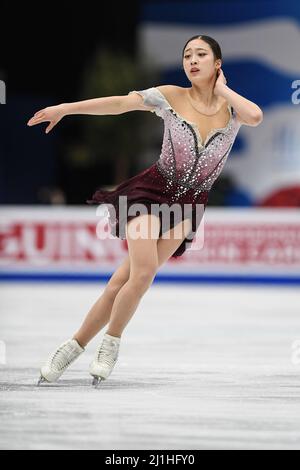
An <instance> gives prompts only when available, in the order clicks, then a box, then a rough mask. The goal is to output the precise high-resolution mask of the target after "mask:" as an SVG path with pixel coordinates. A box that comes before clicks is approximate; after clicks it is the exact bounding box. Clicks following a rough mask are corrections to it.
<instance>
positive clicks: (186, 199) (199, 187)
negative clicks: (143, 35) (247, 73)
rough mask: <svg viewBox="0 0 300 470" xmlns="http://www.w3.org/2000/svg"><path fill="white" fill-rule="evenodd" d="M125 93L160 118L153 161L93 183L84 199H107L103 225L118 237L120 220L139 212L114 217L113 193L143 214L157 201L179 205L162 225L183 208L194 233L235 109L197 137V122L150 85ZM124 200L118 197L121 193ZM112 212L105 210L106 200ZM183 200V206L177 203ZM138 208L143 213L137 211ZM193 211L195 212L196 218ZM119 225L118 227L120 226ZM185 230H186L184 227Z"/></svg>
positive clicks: (233, 129)
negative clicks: (109, 184) (113, 180)
mask: <svg viewBox="0 0 300 470" xmlns="http://www.w3.org/2000/svg"><path fill="white" fill-rule="evenodd" d="M130 93H139V94H140V95H141V96H142V97H143V100H144V104H145V105H147V106H153V107H154V109H153V110H151V112H153V113H155V114H156V115H157V116H159V117H161V118H162V119H163V121H164V136H163V142H162V148H161V153H160V156H159V158H158V160H157V161H156V162H155V163H154V164H153V165H151V166H150V167H149V168H147V169H146V170H144V171H142V172H141V173H139V174H137V175H135V176H133V177H132V178H130V179H127V180H125V181H124V182H123V183H121V184H119V185H118V186H117V187H116V188H115V189H114V190H111V191H109V190H104V189H101V187H100V188H97V189H96V190H95V192H94V194H93V196H92V199H88V200H87V201H86V202H87V203H88V204H108V206H107V207H108V210H109V215H110V218H109V224H110V227H111V233H112V234H113V235H114V236H117V237H119V238H121V239H125V238H126V236H125V224H126V222H127V221H129V220H130V219H132V218H133V217H137V216H139V215H140V212H137V213H136V214H135V215H128V214H127V213H126V216H125V217H124V215H123V216H120V215H119V196H126V197H127V207H128V209H129V207H130V206H131V205H132V204H136V203H142V204H144V207H146V208H147V211H148V213H151V211H152V213H156V212H153V207H154V206H156V207H157V206H158V205H160V204H164V203H165V204H168V206H172V205H173V204H180V206H181V207H182V217H181V218H180V219H178V217H177V218H176V216H175V215H174V217H173V219H172V217H171V222H170V225H169V226H168V230H169V229H170V228H172V227H173V226H174V225H176V224H177V223H178V222H180V220H183V219H184V218H186V214H187V211H186V209H185V212H184V207H189V208H190V209H191V210H190V213H189V214H190V215H189V216H188V217H190V218H191V219H192V233H193V234H195V233H196V231H197V228H198V226H199V223H200V222H201V218H202V216H201V217H199V207H200V205H201V207H202V215H203V213H204V210H205V208H206V205H207V202H208V196H209V191H210V189H211V187H212V186H213V184H214V182H215V181H216V179H217V178H218V177H219V175H220V173H221V171H222V169H223V167H224V165H225V162H226V160H227V157H228V155H229V153H230V150H231V148H232V146H233V143H234V141H235V138H236V136H237V133H238V131H239V128H240V126H241V123H240V122H239V121H238V120H237V116H236V112H235V110H234V109H233V108H232V107H231V106H230V105H228V110H229V114H230V118H229V121H228V123H227V125H226V126H225V127H222V128H217V129H213V130H212V131H211V132H209V134H208V135H207V137H206V139H205V142H203V141H202V137H201V135H200V132H199V129H198V126H197V125H196V124H195V123H193V122H190V121H187V120H186V119H184V118H183V117H182V116H180V115H179V114H178V113H177V112H176V111H175V110H174V109H173V108H172V107H171V105H170V103H169V102H168V101H167V100H166V98H165V97H164V95H163V94H162V93H161V92H160V91H159V90H158V89H157V88H155V87H152V88H147V89H145V90H140V91H137V90H133V91H130V92H129V93H128V94H130ZM123 200H124V198H123ZM110 204H111V205H112V206H113V207H114V211H111V210H110V209H109V205H110ZM184 204H185V206H183V205H184ZM197 211H198V212H197ZM142 213H144V212H142ZM156 214H157V215H158V216H159V217H160V221H161V227H160V235H159V236H161V235H162V234H163V233H164V231H166V230H164V227H163V225H164V224H162V219H161V212H158V213H156ZM196 214H198V216H197V217H196ZM121 227H122V230H121ZM190 234H191V232H190ZM192 241H193V236H192V235H188V238H185V240H183V242H182V243H181V245H180V246H179V247H178V249H177V250H176V251H175V252H174V253H173V255H172V257H177V256H181V255H182V254H183V253H184V252H185V250H186V249H187V248H188V246H190V245H191V243H192Z"/></svg>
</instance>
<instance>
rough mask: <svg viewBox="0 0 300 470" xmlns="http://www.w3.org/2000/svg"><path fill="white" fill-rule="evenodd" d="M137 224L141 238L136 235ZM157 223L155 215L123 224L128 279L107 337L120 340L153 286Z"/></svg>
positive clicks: (116, 302) (156, 266)
mask: <svg viewBox="0 0 300 470" xmlns="http://www.w3.org/2000/svg"><path fill="white" fill-rule="evenodd" d="M138 224H139V229H140V231H141V232H142V233H143V235H142V236H136V234H135V233H134V230H133V229H134V227H137V226H138ZM159 229H160V220H159V218H158V217H156V216H155V215H148V214H144V215H141V216H138V217H135V218H134V219H133V220H131V221H130V222H129V223H128V224H127V225H126V238H127V243H128V253H129V256H130V276H129V279H128V281H127V282H126V283H125V284H124V286H123V287H122V288H121V289H120V291H119V292H118V294H117V295H116V298H115V301H114V304H113V308H112V312H111V317H110V322H109V327H108V330H107V332H106V333H107V334H109V335H111V336H118V337H121V334H122V331H123V330H124V328H125V326H126V325H127V323H128V322H129V320H130V318H131V317H132V315H133V314H134V312H135V310H136V308H137V306H138V304H139V303H140V300H141V298H142V297H143V295H144V294H145V292H146V291H147V290H148V288H149V287H150V285H151V284H152V282H153V280H154V278H155V274H156V272H157V268H158V255H157V240H158V237H159Z"/></svg>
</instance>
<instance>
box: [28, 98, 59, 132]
mask: <svg viewBox="0 0 300 470" xmlns="http://www.w3.org/2000/svg"><path fill="white" fill-rule="evenodd" d="M65 115H66V112H65V108H64V105H63V104H59V105H57V106H49V107H47V108H44V109H41V110H40V111H37V112H36V113H35V114H34V116H33V117H32V118H31V119H29V121H28V122H27V126H35V125H36V124H41V122H47V121H50V124H49V125H48V127H47V128H46V130H45V133H46V134H48V132H50V131H51V130H52V129H53V127H54V126H55V125H56V124H57V123H58V122H59V121H60V120H61V119H62V118H63V117H64V116H65Z"/></svg>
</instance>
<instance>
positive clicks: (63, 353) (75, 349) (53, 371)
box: [38, 339, 85, 385]
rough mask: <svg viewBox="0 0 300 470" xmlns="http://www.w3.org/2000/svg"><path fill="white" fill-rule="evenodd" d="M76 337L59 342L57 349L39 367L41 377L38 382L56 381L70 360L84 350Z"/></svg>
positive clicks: (69, 363)
mask: <svg viewBox="0 0 300 470" xmlns="http://www.w3.org/2000/svg"><path fill="white" fill-rule="evenodd" d="M84 350H85V349H84V348H82V347H81V346H80V345H79V344H78V342H77V341H76V339H69V340H68V341H66V342H65V343H63V344H61V345H60V346H59V347H58V348H57V350H56V351H55V352H54V353H53V354H51V355H50V357H49V358H48V360H47V361H46V363H45V365H43V366H42V368H41V371H40V373H41V377H40V380H39V382H38V385H40V384H41V383H43V382H56V381H57V380H58V379H59V378H60V376H61V375H62V374H63V373H64V371H65V370H66V369H67V367H69V366H70V365H71V364H72V362H74V361H75V359H77V358H78V357H79V356H80V354H82V353H83V352H84Z"/></svg>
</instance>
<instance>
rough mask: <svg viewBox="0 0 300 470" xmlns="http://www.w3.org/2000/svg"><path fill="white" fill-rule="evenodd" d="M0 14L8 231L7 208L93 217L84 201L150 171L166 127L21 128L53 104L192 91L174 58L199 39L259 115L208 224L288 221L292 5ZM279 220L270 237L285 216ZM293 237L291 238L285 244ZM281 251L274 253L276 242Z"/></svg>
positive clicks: (292, 161) (297, 62)
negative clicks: (150, 91)
mask: <svg viewBox="0 0 300 470" xmlns="http://www.w3.org/2000/svg"><path fill="white" fill-rule="evenodd" d="M3 11H4V12H5V18H6V19H7V23H6V24H7V25H10V27H9V31H6V32H5V37H2V41H1V42H2V44H6V46H7V47H5V48H2V52H1V58H0V80H1V81H2V88H1V89H2V92H1V94H2V105H1V106H0V129H1V140H0V168H1V170H0V203H1V206H2V214H4V212H3V210H5V211H6V212H5V217H6V219H5V220H7V217H8V216H9V214H10V215H11V214H12V213H13V212H12V211H13V207H14V208H15V209H16V210H17V208H19V209H20V208H21V207H23V209H25V208H28V207H29V206H30V208H31V209H32V210H34V208H36V209H37V208H42V207H43V209H44V214H46V212H45V210H46V208H47V206H49V207H53V206H55V207H56V208H58V207H59V208H61V209H62V208H66V209H67V208H71V206H72V207H74V209H75V208H76V209H78V210H79V209H80V206H83V207H82V211H83V212H81V213H84V214H85V215H86V214H91V212H90V211H91V208H90V207H87V204H86V202H85V201H86V199H88V198H90V197H91V195H92V193H93V191H94V190H95V188H96V187H97V186H105V187H107V188H114V187H115V186H116V185H117V184H119V183H121V182H122V181H124V180H125V179H127V178H130V177H132V176H134V175H136V174H137V173H138V172H140V171H142V170H143V169H145V168H147V167H148V166H150V165H151V164H153V163H154V162H155V161H156V160H157V159H158V158H159V154H160V148H161V143H162V137H163V122H162V121H161V119H158V118H157V116H155V115H154V114H153V113H144V112H130V113H125V114H123V115H119V116H92V115H71V116H67V117H65V118H64V119H63V120H62V121H61V122H60V123H59V124H58V125H57V126H56V127H55V128H54V130H53V131H51V132H50V133H49V134H48V135H46V134H45V133H44V130H45V129H46V127H47V125H48V124H47V123H43V124H41V125H37V126H34V127H31V128H29V127H27V125H26V123H27V121H28V119H29V118H30V117H32V115H33V114H34V113H35V112H36V111H38V110H39V109H41V108H43V107H46V106H51V105H55V104H58V103H62V102H73V101H79V100H85V99H90V98H95V97H103V96H112V95H122V94H124V95H125V94H127V93H128V92H129V91H131V90H139V89H145V88H148V87H151V86H158V85H163V84H175V85H179V86H186V87H188V86H190V83H189V81H188V80H187V77H186V76H185V74H184V71H183V70H182V63H181V51H182V47H183V45H184V44H185V42H186V40H187V39H188V38H189V37H191V36H193V35H195V34H198V33H199V34H206V35H209V36H212V37H214V38H215V39H216V40H217V41H218V42H219V43H220V45H221V48H222V53H223V66H222V68H223V70H224V73H225V76H226V78H227V85H228V86H229V87H231V88H232V89H233V90H235V91H236V92H237V93H240V94H241V95H243V96H245V97H246V98H248V99H249V100H252V101H254V102H255V103H257V104H258V105H259V106H260V107H261V108H262V110H263V112H264V121H263V123H262V124H261V125H259V126H258V127H250V126H242V127H241V130H240V132H239V134H238V136H237V139H236V141H235V143H234V146H233V149H232V151H231V154H230V156H229V159H228V161H227V163H226V165H225V168H224V170H223V173H222V174H221V176H220V177H219V179H218V180H217V182H216V183H215V185H214V187H213V190H212V191H211V194H210V199H209V203H208V206H209V207H210V208H211V209H212V211H211V212H210V214H213V213H215V212H213V209H214V208H215V209H221V208H222V209H223V212H222V214H224V217H225V218H226V217H227V215H226V214H229V213H230V210H235V209H240V210H241V209H244V210H248V211H250V210H251V211H252V212H251V217H253V211H254V210H257V212H256V213H257V214H258V209H259V208H260V209H262V208H266V209H271V210H273V209H275V208H277V209H282V210H283V211H284V214H285V215H284V216H285V217H288V218H289V220H290V216H291V220H292V221H294V222H296V219H297V217H298V207H299V205H300V120H299V117H300V111H299V110H300V107H299V93H298V89H299V88H300V81H299V80H300V47H299V44H300V35H299V21H300V4H299V1H298V0H286V1H285V2H282V1H277V0H272V1H259V2H255V1H253V0H251V1H250V0H249V1H248V0H230V1H226V2H225V1H224V2H222V1H212V0H210V1H204V0H203V1H202V0H197V1H143V0H140V1H137V0H135V1H131V2H130V3H119V4H118V5H117V7H116V5H115V4H114V3H111V4H110V3H104V4H103V3H99V2H98V3H93V2H85V3H84V4H72V6H71V5H70V4H69V3H67V2H60V3H59V2H52V3H51V4H49V5H42V4H40V6H38V7H37V6H36V3H35V2H26V4H25V3H21V4H18V5H17V6H16V4H15V3H14V2H10V3H8V2H4V5H3ZM3 32H4V30H2V35H3ZM3 36H4V35H3ZM287 209H293V210H292V211H287ZM92 210H94V209H92ZM231 213H233V212H231ZM93 214H94V212H93ZM261 214H262V213H261ZM272 214H275V212H272ZM276 214H277V215H276V218H275V219H274V224H275V226H277V220H278V219H280V220H282V214H283V212H282V211H281V212H277V213H276ZM287 214H290V215H287ZM211 216H212V217H213V215H211ZM3 217H4V216H3ZM3 217H2V220H4V219H3ZM208 217H209V215H208ZM218 217H220V216H218ZM14 220H15V219H14ZM219 220H220V219H219ZM224 220H225V219H224ZM262 220H267V219H265V216H262ZM272 220H273V219H272ZM285 226H286V225H285ZM1 227H2V232H1V240H2V245H1V253H2V256H4V258H5V257H6V256H8V255H9V254H10V253H11V251H9V250H13V248H12V245H14V243H13V242H12V241H11V240H10V242H9V243H8V241H7V236H8V235H7V233H8V232H9V233H11V230H12V228H11V226H10V229H7V225H5V224H4V222H3V223H2V225H1ZM7 230H8V232H7ZM14 230H15V229H14ZM14 230H13V231H14ZM20 230H21V229H20ZM295 230H296V229H295ZM21 231H22V230H21ZM14 233H15V232H14ZM289 233H290V232H289ZM297 237H298V232H297V230H296V231H295V232H294V233H293V239H295V240H296V239H297ZM285 238H286V236H285ZM4 240H6V241H4ZM278 240H279V241H277V242H276V244H277V246H278V244H280V243H282V240H281V238H280V236H279V239H278ZM119 242H120V243H121V246H123V245H124V244H122V242H121V241H120V240H119V241H118V242H117V243H119ZM40 243H42V241H41V242H40ZM8 245H9V246H10V248H9V249H8V248H7V246H8ZM125 245H126V244H125ZM105 246H107V245H105ZM7 250H8V251H7ZM3 253H4V254H3ZM244 257H245V256H244ZM5 259H6V258H5ZM178 261H179V260H178ZM181 261H182V260H181ZM297 262H298V261H297ZM5 263H6V261H5V260H4V261H3V263H2V264H4V265H5Z"/></svg>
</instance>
